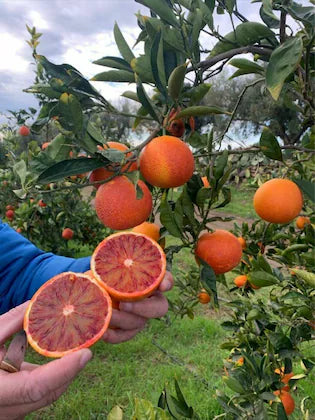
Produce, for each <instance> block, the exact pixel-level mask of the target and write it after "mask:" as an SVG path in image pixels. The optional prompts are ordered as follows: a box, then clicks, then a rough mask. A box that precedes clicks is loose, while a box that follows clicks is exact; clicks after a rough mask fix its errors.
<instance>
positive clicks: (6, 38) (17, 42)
mask: <svg viewBox="0 0 315 420" xmlns="http://www.w3.org/2000/svg"><path fill="white" fill-rule="evenodd" d="M0 39H1V43H0V56H1V57H2V59H1V60H0V71H1V70H7V71H10V72H13V73H24V72H26V71H27V70H28V68H29V62H28V61H27V60H25V59H24V58H23V57H21V55H20V51H21V50H22V49H23V48H24V43H25V41H23V40H21V39H18V38H16V37H14V36H13V35H10V34H9V33H5V32H2V33H1V32H0Z"/></svg>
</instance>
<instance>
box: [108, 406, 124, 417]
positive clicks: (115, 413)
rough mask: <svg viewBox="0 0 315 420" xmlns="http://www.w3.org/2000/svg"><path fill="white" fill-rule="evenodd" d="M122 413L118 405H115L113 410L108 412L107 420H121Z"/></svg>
mask: <svg viewBox="0 0 315 420" xmlns="http://www.w3.org/2000/svg"><path fill="white" fill-rule="evenodd" d="M123 417H124V413H123V411H122V409H121V408H120V407H119V405H115V407H114V408H112V409H111V410H110V412H109V413H108V416H107V420H123Z"/></svg>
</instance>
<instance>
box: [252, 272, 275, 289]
mask: <svg viewBox="0 0 315 420" xmlns="http://www.w3.org/2000/svg"><path fill="white" fill-rule="evenodd" d="M248 280H249V282H250V283H252V284H253V285H254V286H258V287H267V286H272V285H274V284H277V283H278V279H277V277H275V276H273V275H271V274H269V273H267V272H266V271H252V272H251V273H249V275H248Z"/></svg>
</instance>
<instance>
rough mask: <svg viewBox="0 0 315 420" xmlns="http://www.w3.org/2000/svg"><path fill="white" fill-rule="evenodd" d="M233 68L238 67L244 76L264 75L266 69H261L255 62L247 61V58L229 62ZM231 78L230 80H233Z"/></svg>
mask: <svg viewBox="0 0 315 420" xmlns="http://www.w3.org/2000/svg"><path fill="white" fill-rule="evenodd" d="M229 64H230V65H231V66H234V67H237V68H238V69H240V70H242V71H243V73H242V74H251V73H256V74H262V73H264V68H263V67H261V66H260V65H259V64H257V63H254V62H253V61H250V60H247V59H246V58H233V59H232V60H230V61H229ZM232 77H233V76H231V77H230V78H232Z"/></svg>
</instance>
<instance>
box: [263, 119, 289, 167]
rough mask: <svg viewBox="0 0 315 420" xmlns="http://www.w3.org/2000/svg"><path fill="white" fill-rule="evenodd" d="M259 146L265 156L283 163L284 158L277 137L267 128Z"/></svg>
mask: <svg viewBox="0 0 315 420" xmlns="http://www.w3.org/2000/svg"><path fill="white" fill-rule="evenodd" d="M259 146H260V150H261V151H262V152H263V154H264V155H265V156H267V157H269V158H270V159H273V160H279V161H280V162H282V161H283V156H282V152H281V148H280V146H279V143H278V141H277V139H276V137H275V136H274V135H273V133H272V132H271V131H270V130H269V128H267V127H265V128H264V129H263V132H262V133H261V136H260V140H259Z"/></svg>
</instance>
